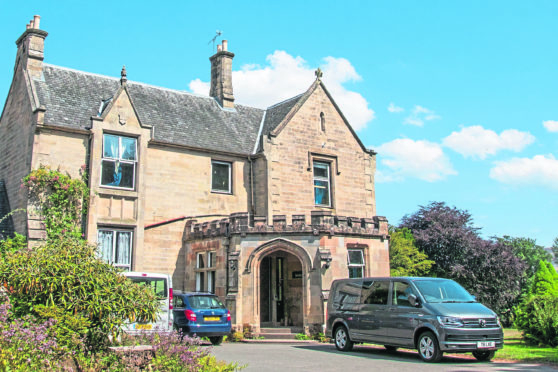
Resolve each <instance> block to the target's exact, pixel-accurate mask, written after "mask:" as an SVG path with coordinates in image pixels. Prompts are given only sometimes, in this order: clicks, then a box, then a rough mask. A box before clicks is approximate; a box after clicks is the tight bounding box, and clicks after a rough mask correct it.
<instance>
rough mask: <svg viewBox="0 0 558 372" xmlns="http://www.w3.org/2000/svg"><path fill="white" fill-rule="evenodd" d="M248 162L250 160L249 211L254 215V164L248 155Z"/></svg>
mask: <svg viewBox="0 0 558 372" xmlns="http://www.w3.org/2000/svg"><path fill="white" fill-rule="evenodd" d="M248 162H250V213H251V214H252V216H254V215H255V213H256V211H255V210H254V209H255V208H254V166H253V164H252V163H253V162H252V156H250V155H248Z"/></svg>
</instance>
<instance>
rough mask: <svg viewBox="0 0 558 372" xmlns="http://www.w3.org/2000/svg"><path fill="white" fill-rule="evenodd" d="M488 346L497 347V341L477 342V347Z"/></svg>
mask: <svg viewBox="0 0 558 372" xmlns="http://www.w3.org/2000/svg"><path fill="white" fill-rule="evenodd" d="M487 347H496V342H494V341H480V342H477V349H484V348H487Z"/></svg>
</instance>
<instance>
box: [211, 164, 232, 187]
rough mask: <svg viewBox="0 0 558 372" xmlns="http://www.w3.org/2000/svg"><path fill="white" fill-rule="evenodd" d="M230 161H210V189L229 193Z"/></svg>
mask: <svg viewBox="0 0 558 372" xmlns="http://www.w3.org/2000/svg"><path fill="white" fill-rule="evenodd" d="M231 190H232V189H231V163H227V162H224V161H216V160H212V161H211V191H215V192H222V193H227V194H230V193H231Z"/></svg>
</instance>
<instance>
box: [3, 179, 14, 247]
mask: <svg viewBox="0 0 558 372" xmlns="http://www.w3.org/2000/svg"><path fill="white" fill-rule="evenodd" d="M9 212H10V205H9V203H8V194H7V192H6V186H5V185H4V181H2V180H0V220H1V221H0V240H2V239H3V238H6V237H9V236H13V235H14V224H13V221H12V217H11V216H10V217H8V218H4V216H6V215H7V214H8V213H9Z"/></svg>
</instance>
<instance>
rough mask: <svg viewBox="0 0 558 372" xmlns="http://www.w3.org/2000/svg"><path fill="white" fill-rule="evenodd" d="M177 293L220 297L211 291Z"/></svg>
mask: <svg viewBox="0 0 558 372" xmlns="http://www.w3.org/2000/svg"><path fill="white" fill-rule="evenodd" d="M176 295H177V296H215V297H218V296H217V295H216V294H215V293H209V292H179V293H177V294H176Z"/></svg>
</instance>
